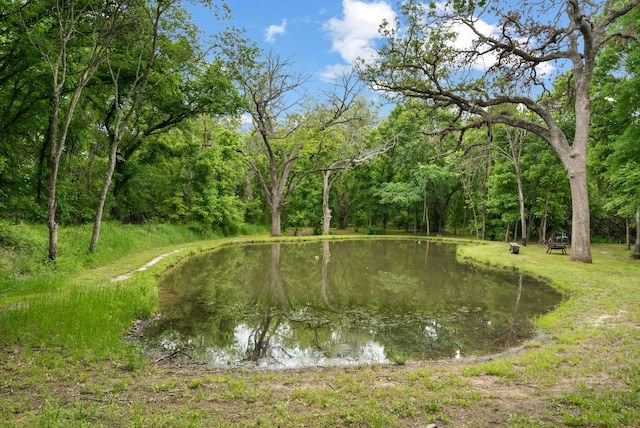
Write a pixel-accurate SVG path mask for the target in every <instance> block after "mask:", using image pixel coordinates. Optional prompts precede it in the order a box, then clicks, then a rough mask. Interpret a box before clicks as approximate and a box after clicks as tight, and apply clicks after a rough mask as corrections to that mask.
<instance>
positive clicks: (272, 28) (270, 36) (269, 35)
mask: <svg viewBox="0 0 640 428" xmlns="http://www.w3.org/2000/svg"><path fill="white" fill-rule="evenodd" d="M286 31H287V20H286V19H283V20H282V24H280V25H275V24H273V25H269V26H268V27H267V29H266V31H265V32H264V39H265V40H266V41H267V42H269V43H273V42H275V40H276V36H281V35H283V34H284V33H285V32H286Z"/></svg>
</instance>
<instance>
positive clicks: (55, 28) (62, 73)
mask: <svg viewBox="0 0 640 428" xmlns="http://www.w3.org/2000/svg"><path fill="white" fill-rule="evenodd" d="M125 9H126V5H125V4H124V3H119V2H117V1H115V2H107V3H102V2H99V1H97V2H94V1H92V0H80V1H74V0H72V1H69V2H63V1H55V2H53V4H50V5H47V10H48V13H47V14H43V15H41V19H40V20H39V22H36V23H33V26H32V27H30V28H27V33H28V35H29V38H30V40H31V42H32V43H33V45H34V46H35V47H36V49H37V50H38V51H39V52H40V54H41V55H42V57H43V58H44V60H45V62H46V64H47V66H48V68H49V71H50V76H49V77H50V83H51V114H50V118H49V130H48V134H49V150H50V152H49V168H50V171H49V190H48V196H47V227H48V229H49V259H50V260H52V261H55V260H56V256H57V252H58V223H57V222H56V205H57V200H56V190H57V183H58V171H59V168H60V160H61V158H62V154H63V153H64V150H65V145H66V142H67V137H68V133H69V129H70V127H71V122H72V120H73V118H74V114H75V111H76V108H77V106H78V103H79V102H80V99H81V96H82V93H83V91H84V90H85V88H86V87H87V85H88V84H89V82H90V81H91V79H92V78H93V76H94V74H95V73H96V71H97V69H98V67H99V66H100V64H102V63H103V62H104V61H105V59H106V52H107V49H108V46H109V45H110V43H111V41H112V40H113V38H114V37H115V36H116V35H117V32H118V31H119V29H120V24H121V20H122V16H123V13H124V11H125ZM25 25H26V23H25Z"/></svg>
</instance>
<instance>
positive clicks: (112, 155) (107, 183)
mask: <svg viewBox="0 0 640 428" xmlns="http://www.w3.org/2000/svg"><path fill="white" fill-rule="evenodd" d="M118 144H119V141H118V140H116V141H114V142H113V143H112V145H111V151H110V152H109V167H108V168H107V174H106V176H105V179H104V184H103V185H102V191H101V192H100V200H99V201H98V208H97V209H96V219H95V223H93V233H92V234H91V243H90V244H89V251H92V252H93V251H95V249H96V248H97V247H98V240H99V239H100V226H101V224H102V213H103V212H104V205H105V202H106V200H107V195H108V193H109V188H110V187H111V179H112V177H113V171H114V170H115V168H116V157H117V155H118Z"/></svg>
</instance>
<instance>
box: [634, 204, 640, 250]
mask: <svg viewBox="0 0 640 428" xmlns="http://www.w3.org/2000/svg"><path fill="white" fill-rule="evenodd" d="M633 254H634V255H635V257H636V258H640V207H638V209H637V210H636V244H635V245H634V247H633Z"/></svg>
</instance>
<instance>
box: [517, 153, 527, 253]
mask: <svg viewBox="0 0 640 428" xmlns="http://www.w3.org/2000/svg"><path fill="white" fill-rule="evenodd" d="M516 180H517V181H518V200H519V201H520V225H521V228H522V229H521V231H522V245H523V246H525V247H526V246H527V218H526V214H525V211H524V191H523V190H522V187H523V186H522V171H520V164H518V165H517V166H516Z"/></svg>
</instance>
